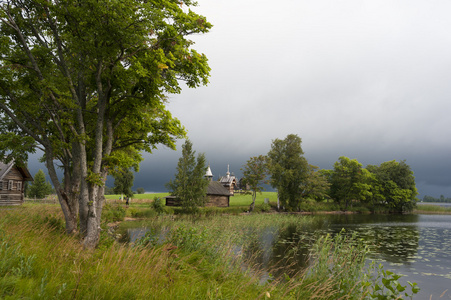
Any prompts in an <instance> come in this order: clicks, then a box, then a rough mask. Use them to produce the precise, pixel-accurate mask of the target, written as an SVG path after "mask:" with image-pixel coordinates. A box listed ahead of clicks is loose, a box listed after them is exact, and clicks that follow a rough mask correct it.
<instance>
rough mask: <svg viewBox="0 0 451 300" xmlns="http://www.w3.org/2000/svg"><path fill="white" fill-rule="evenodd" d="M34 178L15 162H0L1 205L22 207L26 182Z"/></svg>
mask: <svg viewBox="0 0 451 300" xmlns="http://www.w3.org/2000/svg"><path fill="white" fill-rule="evenodd" d="M32 180H33V177H32V176H31V174H30V172H29V171H28V169H27V168H25V167H19V166H17V165H16V164H15V163H14V161H11V162H9V163H7V164H6V163H3V162H1V161H0V205H21V204H22V203H23V201H24V185H25V181H32Z"/></svg>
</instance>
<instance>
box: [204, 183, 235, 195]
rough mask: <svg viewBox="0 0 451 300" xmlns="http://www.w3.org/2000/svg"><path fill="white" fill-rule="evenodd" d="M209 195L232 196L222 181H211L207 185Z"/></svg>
mask: <svg viewBox="0 0 451 300" xmlns="http://www.w3.org/2000/svg"><path fill="white" fill-rule="evenodd" d="M207 195H222V196H230V192H229V190H228V189H226V188H225V187H224V186H223V185H222V184H221V183H220V182H217V181H210V182H209V183H208V187H207Z"/></svg>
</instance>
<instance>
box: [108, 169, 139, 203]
mask: <svg viewBox="0 0 451 300" xmlns="http://www.w3.org/2000/svg"><path fill="white" fill-rule="evenodd" d="M113 177H114V193H115V194H124V195H125V196H127V197H132V196H133V192H132V186H133V180H134V179H135V175H133V172H132V170H130V169H125V170H122V171H119V172H117V173H115V174H114V175H113Z"/></svg>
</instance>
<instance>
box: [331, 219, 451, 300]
mask: <svg viewBox="0 0 451 300" xmlns="http://www.w3.org/2000/svg"><path fill="white" fill-rule="evenodd" d="M328 222H329V224H328V228H329V229H330V230H332V231H335V232H336V231H338V230H340V229H341V228H345V229H347V230H348V231H352V232H356V233H357V235H358V236H359V237H362V238H363V239H364V240H365V241H366V242H367V243H368V244H369V245H370V246H371V250H372V254H371V258H372V259H375V260H377V261H381V262H382V263H383V265H384V266H385V267H386V268H387V269H389V270H391V271H394V272H396V273H398V274H402V275H405V277H403V278H402V281H403V282H404V283H405V282H407V281H411V282H417V283H418V285H419V286H420V288H421V291H420V292H419V293H418V294H417V295H416V297H415V299H451V215H402V216H377V215H376V216H365V215H346V216H338V217H337V216H334V217H332V218H330V219H329V220H328ZM447 290H448V291H447ZM440 296H442V297H440Z"/></svg>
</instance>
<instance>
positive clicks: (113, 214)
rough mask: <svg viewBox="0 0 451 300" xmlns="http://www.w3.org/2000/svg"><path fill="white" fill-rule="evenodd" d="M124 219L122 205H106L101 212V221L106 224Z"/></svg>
mask: <svg viewBox="0 0 451 300" xmlns="http://www.w3.org/2000/svg"><path fill="white" fill-rule="evenodd" d="M124 218H125V209H124V208H123V207H122V205H112V204H106V205H105V206H104V207H103V210H102V220H103V221H104V222H106V223H111V222H117V221H123V220H124Z"/></svg>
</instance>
